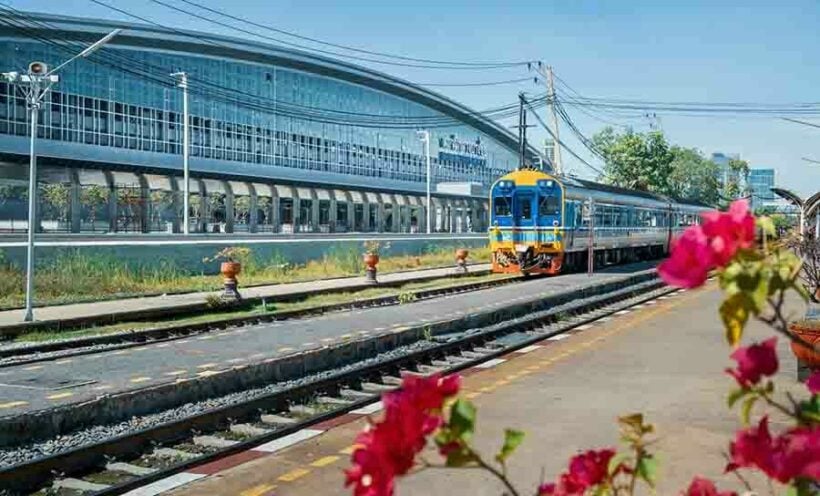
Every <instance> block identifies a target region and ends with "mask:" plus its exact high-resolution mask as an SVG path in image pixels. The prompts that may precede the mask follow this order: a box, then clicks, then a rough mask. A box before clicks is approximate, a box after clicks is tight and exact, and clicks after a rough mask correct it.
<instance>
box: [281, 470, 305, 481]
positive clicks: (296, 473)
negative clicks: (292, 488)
mask: <svg viewBox="0 0 820 496" xmlns="http://www.w3.org/2000/svg"><path fill="white" fill-rule="evenodd" d="M309 473H310V470H308V469H306V468H295V469H293V470H291V471H290V472H288V473H286V474H282V475H280V476H279V477H278V479H277V480H280V481H282V482H293V481H295V480H296V479H301V478H302V477H304V476H306V475H307V474H309Z"/></svg>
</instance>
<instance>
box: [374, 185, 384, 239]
mask: <svg viewBox="0 0 820 496" xmlns="http://www.w3.org/2000/svg"><path fill="white" fill-rule="evenodd" d="M376 198H378V201H379V202H378V203H377V204H376V206H377V210H376V229H375V231H376V232H384V199H383V197H382V195H380V194H379V193H376Z"/></svg>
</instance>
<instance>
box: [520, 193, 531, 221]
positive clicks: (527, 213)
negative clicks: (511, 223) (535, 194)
mask: <svg viewBox="0 0 820 496" xmlns="http://www.w3.org/2000/svg"><path fill="white" fill-rule="evenodd" d="M530 219H532V201H531V200H530V199H529V198H527V197H525V198H524V201H522V202H521V220H530Z"/></svg>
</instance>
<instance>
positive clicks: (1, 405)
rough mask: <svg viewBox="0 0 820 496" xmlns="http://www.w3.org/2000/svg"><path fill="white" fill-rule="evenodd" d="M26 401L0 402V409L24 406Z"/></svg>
mask: <svg viewBox="0 0 820 496" xmlns="http://www.w3.org/2000/svg"><path fill="white" fill-rule="evenodd" d="M26 405H28V401H9V402H8V403H0V409H6V408H16V407H18V406H26Z"/></svg>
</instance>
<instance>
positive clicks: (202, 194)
mask: <svg viewBox="0 0 820 496" xmlns="http://www.w3.org/2000/svg"><path fill="white" fill-rule="evenodd" d="M196 182H197V183H198V184H199V222H197V224H198V225H197V228H196V229H195V231H196V232H206V231H207V220H206V217H207V213H208V212H207V210H208V189H207V188H206V187H205V181H203V180H201V179H196Z"/></svg>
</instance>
